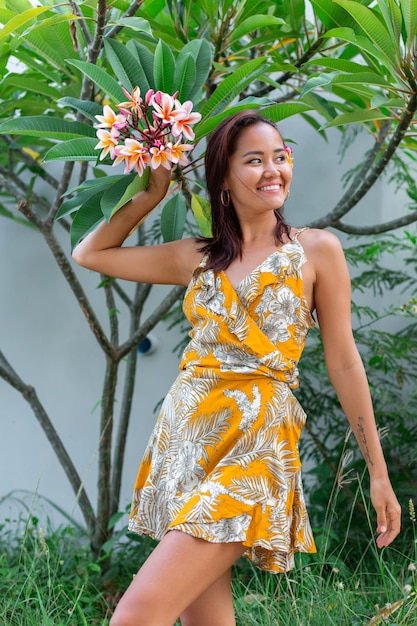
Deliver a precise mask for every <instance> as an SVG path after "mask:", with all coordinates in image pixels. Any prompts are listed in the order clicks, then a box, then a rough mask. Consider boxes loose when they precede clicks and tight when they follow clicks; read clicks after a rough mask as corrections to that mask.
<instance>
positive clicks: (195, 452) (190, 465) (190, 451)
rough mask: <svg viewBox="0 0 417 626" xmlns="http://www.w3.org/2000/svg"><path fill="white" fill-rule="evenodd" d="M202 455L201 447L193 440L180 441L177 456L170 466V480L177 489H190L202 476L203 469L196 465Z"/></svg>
mask: <svg viewBox="0 0 417 626" xmlns="http://www.w3.org/2000/svg"><path fill="white" fill-rule="evenodd" d="M202 456H203V447H202V445H201V444H200V443H195V442H193V441H181V442H180V445H179V447H178V456H177V458H176V459H175V461H174V462H173V463H172V465H171V468H170V475H171V480H173V481H174V482H175V484H176V485H177V488H178V490H180V491H191V490H192V489H194V487H195V486H196V485H198V483H199V482H200V481H201V479H202V478H203V477H204V469H203V468H202V467H201V465H198V461H199V460H200V459H201V457H202Z"/></svg>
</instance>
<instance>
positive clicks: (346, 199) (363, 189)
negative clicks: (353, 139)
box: [309, 94, 417, 228]
mask: <svg viewBox="0 0 417 626" xmlns="http://www.w3.org/2000/svg"><path fill="white" fill-rule="evenodd" d="M416 110H417V94H413V95H412V96H411V98H410V100H409V102H408V105H407V108H406V109H405V111H404V113H403V115H402V117H401V121H400V122H399V124H398V126H397V128H396V130H395V132H394V134H393V136H392V138H391V140H390V142H389V144H388V146H387V147H386V149H385V151H384V153H383V154H382V155H381V158H380V159H379V160H378V162H377V163H376V164H375V160H376V157H377V154H378V152H379V148H380V147H381V146H382V141H381V139H382V135H383V134H382V133H381V136H380V138H379V140H378V141H377V142H375V146H374V147H373V149H372V150H371V152H370V155H369V157H368V159H366V161H365V163H364V165H363V166H362V167H361V169H360V172H359V174H358V175H357V176H355V180H354V182H353V183H352V184H351V186H350V187H349V189H348V191H347V192H346V193H345V194H344V196H343V198H342V199H341V201H340V202H339V203H338V205H337V206H336V208H335V209H334V210H333V211H332V212H331V213H328V214H327V215H325V216H324V217H322V218H320V219H318V220H315V221H314V222H312V223H311V224H309V226H310V227H313V228H324V227H325V226H333V224H334V223H335V222H336V221H338V220H339V218H340V217H343V215H346V213H348V212H349V211H350V210H351V209H352V208H353V207H354V206H355V205H356V204H357V203H358V202H359V200H361V199H362V198H363V196H364V195H365V194H366V193H367V192H368V191H369V189H370V188H371V187H372V185H373V184H374V183H375V182H376V181H377V180H378V178H379V177H380V175H381V174H382V172H383V171H384V169H385V167H386V166H387V165H388V163H389V161H390V159H391V158H392V156H393V155H394V154H395V151H396V149H397V148H398V146H399V145H400V143H401V141H402V140H403V138H404V135H405V133H406V131H407V128H408V127H409V125H410V124H411V122H412V121H413V117H414V113H415V112H416ZM385 134H386V133H385ZM385 134H384V135H385ZM383 139H384V140H385V136H383ZM371 157H373V161H372V162H373V163H374V165H373V166H372V167H371V170H370V171H369V172H368V171H367V170H366V169H365V166H366V164H368V163H369V161H370V158H371ZM360 175H362V176H363V178H362V181H361V182H360V183H359V185H358V186H357V187H356V188H355V187H354V185H355V182H357V181H358V180H359V176H360Z"/></svg>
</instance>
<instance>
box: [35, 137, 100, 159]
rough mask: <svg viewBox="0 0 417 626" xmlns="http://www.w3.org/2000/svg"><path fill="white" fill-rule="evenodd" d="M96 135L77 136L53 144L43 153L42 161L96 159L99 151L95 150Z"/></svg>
mask: <svg viewBox="0 0 417 626" xmlns="http://www.w3.org/2000/svg"><path fill="white" fill-rule="evenodd" d="M97 143H98V142H97V137H96V138H95V139H93V138H90V137H77V138H76V139H69V140H68V141H63V142H62V143H59V144H57V145H56V146H53V148H51V149H50V150H49V151H48V152H47V153H46V155H45V157H44V159H43V160H44V161H97V158H98V157H99V152H98V151H97V150H95V146H96V145H97Z"/></svg>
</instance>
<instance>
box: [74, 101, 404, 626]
mask: <svg viewBox="0 0 417 626" xmlns="http://www.w3.org/2000/svg"><path fill="white" fill-rule="evenodd" d="M206 177H207V189H208V193H209V197H210V201H211V207H212V217H213V239H210V240H208V239H207V240H195V239H184V240H181V241H175V242H172V243H166V244H160V245H155V246H149V247H146V246H144V247H122V244H123V242H124V240H125V239H126V237H127V236H128V234H129V233H130V231H131V230H132V228H134V226H135V225H136V224H137V223H138V222H139V220H141V219H142V218H143V217H144V216H146V215H147V214H148V213H149V212H150V211H151V210H152V209H153V208H154V207H155V206H156V205H157V204H158V203H159V202H160V201H161V200H162V199H163V198H164V196H165V194H166V192H167V189H168V185H169V179H170V173H169V172H167V171H166V170H165V169H163V168H159V169H157V170H156V171H153V172H152V177H151V182H150V185H149V188H148V189H147V190H146V191H143V192H141V193H139V194H138V195H137V196H136V197H135V198H133V199H132V200H131V201H130V202H128V203H127V204H126V206H125V207H124V208H123V209H122V210H120V211H119V212H118V213H116V214H115V216H114V217H113V218H112V220H111V222H110V224H105V223H103V224H101V225H100V226H99V227H98V228H97V229H96V230H95V231H94V232H93V233H91V234H89V235H88V236H87V237H86V238H85V239H84V240H83V241H82V242H81V243H80V244H79V245H78V246H77V248H76V249H75V251H74V258H75V260H76V261H77V262H78V263H79V264H80V265H83V266H85V267H88V268H90V269H93V270H96V271H99V272H101V273H104V274H109V275H111V276H117V277H119V278H123V279H127V280H132V281H138V282H145V283H169V284H177V285H184V286H187V285H188V286H189V287H188V290H187V293H186V296H185V300H184V310H185V313H186V314H187V316H188V318H189V320H190V322H191V324H192V331H191V341H190V344H189V345H188V347H187V348H186V350H185V353H184V356H183V360H182V362H181V366H180V374H179V376H178V378H177V380H176V382H175V383H174V385H173V387H172V388H171V390H170V392H169V393H168V395H167V397H166V399H165V402H164V405H163V407H162V410H161V415H160V416H159V419H158V422H157V425H156V427H155V430H154V433H153V435H152V437H151V441H150V443H149V446H148V449H147V451H146V453H145V457H144V460H143V462H142V465H141V468H140V470H139V473H138V477H137V481H136V486H135V494H134V499H133V506H132V513H131V520H130V529H131V530H133V531H136V532H140V533H144V534H151V535H152V536H154V537H156V538H157V539H160V542H159V544H158V546H157V547H156V549H155V550H154V552H153V553H152V555H151V556H150V557H149V558H148V560H147V561H146V563H145V564H144V565H143V567H142V568H141V569H140V571H139V572H138V574H137V575H136V577H135V578H134V580H133V582H132V583H131V585H130V587H129V589H128V590H127V591H126V593H125V595H124V596H123V598H122V600H121V602H120V603H119V605H118V607H117V608H116V611H115V613H114V616H113V618H112V620H111V626H142V625H146V626H171V625H172V624H173V623H174V622H175V620H176V619H177V618H178V616H180V617H181V623H182V624H183V626H214V625H215V626H232V625H234V624H235V619H234V611H233V605H232V596H231V589H230V568H231V566H232V564H233V563H234V562H235V561H236V559H237V558H238V557H240V556H241V555H242V554H245V555H246V556H248V557H249V558H251V559H252V561H253V562H254V563H255V564H256V565H257V566H258V567H260V568H262V569H266V570H270V571H275V572H276V571H288V570H289V569H291V568H292V567H293V553H294V551H305V552H314V551H315V547H314V542H313V539H312V536H311V529H310V526H309V522H308V517H307V514H306V510H305V504H304V498H303V493H302V486H301V480H300V461H299V457H298V450H297V442H298V437H299V434H300V431H301V429H302V426H303V424H304V420H305V415H304V413H303V411H302V409H301V407H300V406H299V404H298V402H297V401H296V400H295V398H294V396H293V395H292V393H291V388H294V387H296V386H297V362H298V359H299V357H300V355H301V352H302V349H303V347H304V342H305V338H306V335H307V331H308V329H309V328H310V327H311V326H312V325H314V320H313V318H312V312H313V311H315V315H316V316H317V320H318V323H319V326H320V331H321V334H322V338H323V345H324V352H325V359H326V365H327V369H328V373H329V377H330V380H331V382H332V384H333V386H334V388H335V390H336V393H337V395H338V397H339V400H340V402H341V404H342V407H343V410H344V411H345V413H346V415H347V418H348V420H349V423H350V425H351V427H352V429H353V431H354V433H355V435H356V438H357V440H358V443H359V445H360V448H361V450H362V453H363V455H364V457H365V459H366V462H367V465H368V469H369V473H370V478H371V497H372V502H373V505H374V507H375V509H376V513H377V533H378V537H377V544H378V546H379V547H383V546H387V545H388V544H390V543H391V542H392V540H393V539H394V538H395V536H396V535H397V534H398V532H399V527H400V507H399V505H398V502H397V499H396V497H395V495H394V492H393V490H392V487H391V484H390V481H389V477H388V473H387V468H386V465H385V461H384V457H383V453H382V450H381V446H380V442H379V438H378V434H377V430H376V426H375V420H374V415H373V410H372V404H371V398H370V394H369V390H368V384H367V380H366V375H365V372H364V369H363V365H362V362H361V359H360V357H359V354H358V352H357V349H356V346H355V344H354V341H353V337H352V329H351V321H350V281H349V275H348V270H347V267H346V262H345V259H344V255H343V252H342V248H341V246H340V243H339V241H338V239H337V238H336V237H335V236H334V235H333V234H331V233H330V232H327V231H322V230H314V229H311V230H309V229H301V230H297V229H294V228H291V227H289V226H287V225H286V224H285V222H284V221H283V218H282V215H281V212H280V211H281V208H282V206H283V204H284V202H285V200H286V198H287V197H288V195H289V192H290V185H291V180H292V168H291V159H290V158H289V156H288V153H287V150H286V148H285V145H284V143H283V140H282V137H281V135H280V133H279V132H278V130H277V129H276V127H275V125H274V124H273V123H272V122H270V121H269V120H266V119H264V118H262V117H261V116H260V115H259V114H258V113H256V112H253V111H249V112H248V111H243V112H241V113H238V114H236V115H235V116H232V117H230V118H228V119H226V120H225V121H223V122H222V123H221V124H220V125H219V127H218V128H217V129H216V131H215V132H214V133H213V135H212V136H211V138H210V140H209V143H208V147H207V152H206ZM301 268H302V272H301Z"/></svg>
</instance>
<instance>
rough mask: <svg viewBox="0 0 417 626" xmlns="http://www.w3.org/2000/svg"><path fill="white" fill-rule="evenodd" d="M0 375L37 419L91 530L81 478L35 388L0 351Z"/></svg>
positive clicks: (92, 522) (89, 508)
mask: <svg viewBox="0 0 417 626" xmlns="http://www.w3.org/2000/svg"><path fill="white" fill-rule="evenodd" d="M0 376H1V377H2V378H4V380H5V381H6V382H8V383H9V384H10V385H11V386H12V387H13V388H14V389H16V390H17V391H19V392H20V393H21V395H22V396H23V398H24V399H25V400H26V401H27V402H28V404H29V406H30V407H31V409H32V411H33V413H34V415H35V417H36V419H37V420H38V422H39V424H40V426H41V428H42V430H43V432H44V433H45V435H46V437H47V438H48V440H49V443H50V444H51V446H52V449H53V450H54V452H55V454H56V457H57V459H58V461H59V463H60V465H61V467H62V469H63V470H64V472H65V475H66V476H67V478H68V480H69V482H70V485H71V487H72V489H73V491H74V493H75V495H76V498H77V501H78V503H79V505H80V509H81V512H82V514H83V518H84V521H85V523H86V525H87V528H88V529H89V532H92V531H93V529H94V527H95V522H96V520H95V517H94V511H93V507H92V506H91V503H90V500H89V498H88V496H87V493H86V491H85V489H84V487H83V483H82V481H81V478H80V476H79V474H78V472H77V470H76V468H75V466H74V464H73V462H72V460H71V458H70V456H69V454H68V452H67V450H66V448H65V446H64V444H63V443H62V441H61V439H60V437H59V435H58V433H57V431H56V430H55V428H54V425H53V424H52V422H51V420H50V418H49V416H48V414H47V413H46V411H45V409H44V407H43V406H42V404H41V402H40V400H39V398H38V396H37V394H36V391H35V389H34V388H33V387H32V386H31V385H27V384H26V383H24V382H23V380H22V379H21V378H20V377H19V376H18V375H17V373H16V372H15V370H14V369H13V368H12V366H11V365H10V363H9V362H8V361H7V359H6V357H5V356H4V354H3V353H2V352H1V351H0Z"/></svg>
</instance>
